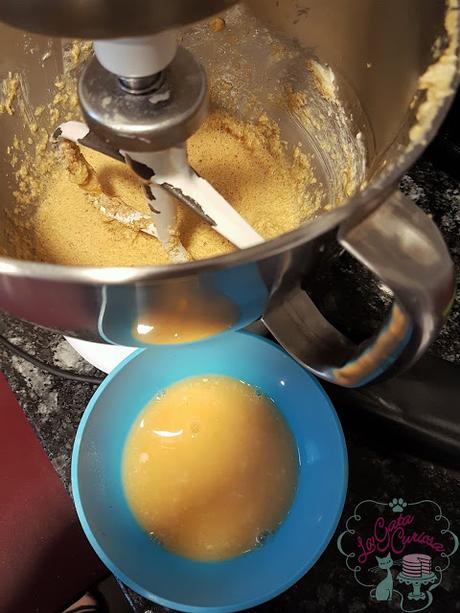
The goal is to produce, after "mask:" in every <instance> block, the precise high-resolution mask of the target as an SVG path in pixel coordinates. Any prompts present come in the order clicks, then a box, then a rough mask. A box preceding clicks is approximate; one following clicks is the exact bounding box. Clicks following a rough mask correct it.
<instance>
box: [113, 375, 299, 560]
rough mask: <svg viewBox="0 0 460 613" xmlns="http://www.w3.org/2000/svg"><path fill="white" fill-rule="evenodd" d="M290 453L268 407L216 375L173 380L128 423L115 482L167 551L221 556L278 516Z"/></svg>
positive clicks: (287, 495) (288, 495) (290, 442)
mask: <svg viewBox="0 0 460 613" xmlns="http://www.w3.org/2000/svg"><path fill="white" fill-rule="evenodd" d="M297 471H298V457H297V449H296V445H295V442H294V439H293V436H292V434H291V432H290V429H289V427H288V425H287V423H286V422H285V420H284V418H283V417H282V415H281V414H280V413H279V411H278V410H277V409H276V407H275V405H274V404H273V403H272V402H271V401H270V400H269V399H268V398H266V397H264V396H262V395H260V394H259V393H258V392H257V390H256V389H255V388H253V387H251V386H249V385H247V384H245V383H242V382H241V381H237V380H236V379H232V378H229V377H222V376H207V377H193V378H190V379H185V380H183V381H180V382H178V383H176V384H174V385H172V386H171V387H169V388H167V389H166V391H165V392H164V393H163V394H161V395H159V396H158V397H156V398H154V399H153V400H152V401H151V402H150V403H149V404H148V405H147V407H146V408H145V409H144V410H143V411H142V413H141V414H140V415H139V416H138V418H137V420H136V421H135V423H134V425H133V427H132V429H131V431H130V434H129V437H128V439H127V442H126V446H125V450H124V456H123V466H122V472H123V483H124V488H125V493H126V497H127V500H128V503H129V505H130V507H131V509H132V511H133V514H134V516H135V517H136V518H137V520H138V522H139V523H140V525H141V526H142V527H143V528H144V529H145V530H146V531H147V532H149V533H150V534H151V535H152V537H154V538H156V539H158V541H159V542H160V543H161V544H162V545H163V546H164V547H165V548H167V549H169V550H171V551H173V552H175V553H177V554H179V555H182V556H185V557H188V558H193V559H197V560H223V559H227V558H231V557H234V556H237V555H239V554H241V553H243V552H245V551H248V550H250V549H252V548H254V547H255V546H256V545H257V544H258V543H259V542H260V541H261V539H262V537H263V536H264V535H265V534H267V533H270V532H272V531H274V530H275V529H276V528H277V527H278V526H279V524H280V523H281V522H282V521H283V519H284V517H285V516H286V514H287V512H288V510H289V508H290V506H291V504H292V501H293V498H294V494H295V489H296V484H297Z"/></svg>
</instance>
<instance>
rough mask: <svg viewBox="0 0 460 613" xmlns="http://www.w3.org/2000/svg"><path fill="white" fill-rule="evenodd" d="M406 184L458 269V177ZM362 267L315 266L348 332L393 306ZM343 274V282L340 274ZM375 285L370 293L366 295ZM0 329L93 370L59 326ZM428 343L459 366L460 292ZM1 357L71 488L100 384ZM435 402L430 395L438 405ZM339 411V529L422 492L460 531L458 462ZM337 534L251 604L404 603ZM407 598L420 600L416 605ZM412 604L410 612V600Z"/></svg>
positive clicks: (447, 587)
mask: <svg viewBox="0 0 460 613" xmlns="http://www.w3.org/2000/svg"><path fill="white" fill-rule="evenodd" d="M402 187H403V190H404V191H405V192H406V193H407V194H408V195H409V196H410V197H411V198H412V199H413V200H415V201H416V202H417V203H418V204H419V205H420V206H421V207H422V208H424V209H425V210H426V211H427V212H429V213H430V214H432V215H433V217H434V219H435V221H436V222H437V223H438V224H439V226H440V228H441V230H442V232H443V234H444V236H445V238H446V240H447V242H448V244H449V247H450V250H451V253H452V255H453V257H454V259H455V260H456V264H457V270H460V190H459V184H458V182H457V181H456V180H455V179H453V178H451V177H450V176H449V175H447V174H446V173H444V172H443V171H442V170H440V169H439V168H438V167H437V166H434V165H433V163H432V161H431V160H430V155H429V154H428V155H426V156H425V157H424V158H423V159H422V160H421V161H420V162H419V163H418V164H417V165H416V166H415V167H414V168H413V169H412V171H411V172H410V173H409V174H408V175H407V176H406V177H404V179H403V182H402ZM357 268H359V267H356V265H355V264H353V263H352V262H351V261H350V260H349V259H348V256H347V255H346V254H343V253H336V254H335V255H334V257H333V258H332V260H331V264H330V267H329V269H328V271H326V270H322V271H319V273H318V284H317V287H318V294H319V293H321V294H322V300H323V304H322V308H323V310H324V311H326V312H328V314H329V315H330V316H331V318H332V319H334V318H335V323H336V325H338V326H339V327H341V328H342V329H343V330H344V331H347V332H348V333H349V334H350V335H351V336H355V337H356V338H360V337H363V336H365V335H366V334H368V332H369V330H370V329H372V328H373V327H375V325H377V322H378V321H380V320H381V316H382V310H384V308H385V306H387V305H388V302H389V299H388V296H386V295H385V293H382V292H380V291H375V290H378V287H377V284H376V283H375V281H374V280H373V279H372V278H370V276H369V275H367V276H365V277H364V280H365V282H360V283H359V284H357V283H356V277H355V276H354V275H356V274H361V275H362V274H363V273H362V271H359V270H357ZM337 273H340V274H339V275H338V274H337ZM330 275H332V276H333V278H334V287H335V288H336V289H337V288H340V286H341V285H343V287H344V288H346V287H350V280H351V279H352V278H353V279H354V282H353V283H352V287H353V290H354V292H353V294H354V304H353V307H354V308H353V309H352V312H353V313H354V315H355V317H354V318H350V317H349V313H350V311H348V312H347V315H345V314H344V313H345V311H344V309H342V308H341V305H342V301H343V300H344V298H343V297H342V298H340V291H339V292H338V294H339V296H337V291H336V292H335V293H334V294H333V293H332V292H331V291H330V288H331V284H330V283H329V282H328V279H329V278H330ZM338 279H340V283H337V282H336V281H337V280H338ZM322 281H323V283H322ZM371 289H372V299H369V291H370V290H371ZM344 291H345V289H344ZM347 300H348V298H347ZM348 307H349V305H348ZM382 307H383V308H382ZM364 311H365V312H364ZM334 313H335V315H334ZM350 322H351V323H350ZM363 322H366V323H365V324H363ZM0 333H2V334H4V335H5V336H6V337H7V338H8V339H9V340H10V341H11V342H13V343H16V344H17V345H19V346H21V347H22V348H23V349H25V350H26V351H28V352H30V353H33V354H34V355H36V356H37V357H39V358H40V359H41V360H42V361H44V362H47V363H49V364H55V365H57V366H60V367H62V368H65V369H69V370H76V371H78V372H82V373H87V374H97V372H96V371H95V370H94V369H92V368H91V367H90V366H89V365H87V364H86V363H85V362H84V361H83V360H82V359H81V358H79V356H78V355H77V354H76V353H75V352H74V351H73V349H72V348H71V347H70V346H69V345H68V344H67V343H66V342H65V341H64V340H63V339H62V337H60V336H59V335H56V334H52V333H50V332H47V331H44V330H41V329H38V328H36V327H33V326H31V325H29V324H25V323H22V322H19V321H17V320H14V319H12V318H10V317H8V316H6V315H2V316H1V319H0ZM431 352H432V353H433V354H434V355H437V356H439V357H442V358H444V359H445V360H449V361H450V362H453V363H455V364H459V365H460V304H459V300H457V302H456V304H455V305H454V308H453V311H452V313H451V315H450V317H449V321H448V323H447V325H446V326H445V328H444V329H443V331H442V333H441V335H440V337H439V339H438V340H437V341H436V342H435V344H434V345H433V347H432V349H431ZM0 363H1V368H2V370H3V371H4V373H5V374H6V376H7V379H8V381H9V383H10V386H11V387H12V389H13V391H14V392H15V394H16V396H17V398H18V400H19V402H20V404H21V406H22V408H23V410H24V412H25V413H26V415H27V417H28V418H29V420H30V422H31V423H32V425H33V427H34V429H35V431H36V433H37V434H38V436H39V438H40V440H41V441H42V444H43V446H44V448H45V450H46V451H47V453H48V455H49V457H50V458H51V460H52V462H53V465H54V467H55V469H56V470H57V472H58V473H59V475H60V476H61V478H62V480H63V482H64V483H65V484H66V486H67V487H68V488H69V479H70V454H71V449H72V444H73V439H74V435H75V432H76V428H77V425H78V422H79V419H80V417H81V414H82V413H83V411H84V408H85V406H86V404H87V402H88V400H89V399H90V397H91V395H92V394H93V392H94V391H95V389H96V388H95V386H94V385H91V384H86V383H78V382H74V381H67V380H64V379H62V378H58V377H56V376H53V375H51V374H48V373H46V372H44V371H41V370H39V369H37V368H36V367H35V366H32V365H31V364H29V363H28V362H25V361H24V360H23V359H21V358H19V357H17V356H15V355H12V354H10V353H9V352H8V351H6V350H4V349H3V348H2V347H0ZM459 385H460V384H459ZM459 391H460V387H459ZM458 397H460V394H459V396H458ZM458 397H457V398H458ZM435 409H436V397H435V395H434V397H433V410H435ZM337 410H338V413H339V416H340V418H341V420H342V424H343V428H344V432H345V437H346V441H347V446H348V454H349V489H348V494H347V499H346V504H345V510H344V514H343V516H342V519H341V521H340V524H339V528H338V532H340V531H342V530H344V524H345V521H346V518H347V517H348V516H349V515H351V514H352V512H353V508H354V506H355V505H356V504H357V503H358V502H360V501H362V500H365V499H369V498H370V499H374V500H377V501H388V500H391V499H392V498H393V497H395V496H396V497H398V498H399V497H402V498H404V499H405V500H407V501H408V502H413V501H417V500H421V499H426V498H429V499H432V500H434V501H436V502H437V503H438V504H439V505H440V506H441V507H442V511H443V513H444V515H445V516H447V517H448V518H449V519H450V520H451V522H452V525H453V530H454V531H455V529H457V531H458V532H459V533H460V508H459V507H460V505H459V503H460V472H459V470H458V469H457V468H455V467H454V466H453V465H452V464H451V465H450V466H448V465H446V462H444V461H439V460H438V461H434V460H433V458H432V457H430V453H429V450H427V449H424V448H423V447H417V445H411V444H410V443H409V442H408V441H406V440H405V439H404V438H401V439H399V438H398V437H397V436H393V435H392V434H391V435H390V433H389V431H387V430H386V429H385V428H384V427H381V425H378V426H377V425H376V424H375V423H374V422H373V421H372V419H368V420H367V419H356V415H354V414H353V411H350V410H349V409H343V408H341V407H340V406H338V407H337ZM457 466H458V464H457ZM425 515H426V517H425ZM422 520H423V521H425V520H426V526H427V531H429V530H428V528H433V526H432V525H430V522H431V524H432V521H433V520H432V518H431V516H430V514H429V512H428V511H426V513H425V511H424V512H423V513H422ZM336 539H337V535H335V536H334V538H333V540H332V541H331V543H330V545H329V547H328V548H327V550H326V551H325V553H324V554H323V555H322V557H321V558H320V560H319V562H318V563H317V564H316V565H315V567H314V568H313V569H312V570H311V571H310V572H309V573H308V574H307V575H306V576H305V577H304V578H303V579H302V580H301V581H299V582H298V583H297V584H296V585H295V586H294V587H293V588H291V589H290V590H288V591H287V592H286V593H285V594H283V595H281V596H279V597H278V598H276V599H275V600H273V601H271V602H270V603H267V604H266V605H263V606H261V607H258V608H257V609H254V610H257V612H258V613H275V612H277V613H278V612H282V611H291V610H292V611H302V612H305V613H307V612H308V613H310V612H312V613H322V612H323V611H324V612H326V611H327V612H328V613H342V612H343V613H364V612H367V611H369V612H371V613H372V612H373V611H379V612H384V611H387V610H390V611H399V610H401V609H400V607H399V603H398V601H397V600H393V601H392V603H380V602H379V603H373V602H371V601H370V600H369V595H368V588H363V587H361V586H360V585H358V584H357V583H356V581H355V580H354V578H353V576H352V573H351V572H350V571H349V570H347V569H346V567H345V560H344V558H343V556H342V555H341V554H340V553H339V551H338V549H337V545H336ZM458 567H459V564H458V562H457V563H456V562H455V558H454V562H453V564H452V567H451V569H450V570H449V571H448V572H446V574H445V576H444V578H443V581H442V584H441V585H440V586H439V587H437V588H436V590H435V591H434V592H433V594H434V602H433V604H432V605H431V606H430V607H429V609H428V610H429V611H430V612H433V613H448V612H453V611H460V572H458ZM382 572H383V571H380V573H382ZM376 577H377V578H378V579H380V578H382V577H383V575H382V574H377V575H376ZM376 582H377V580H376ZM134 600H135V602H136V603H137V604H135V605H133V606H135V607H136V608H135V610H136V611H137V612H144V611H145V612H147V611H151V612H155V613H160V612H162V611H165V609H164V608H162V607H159V606H156V605H154V604H148V603H146V602H143V601H142V600H141V599H138V598H136V597H134ZM410 606H412V607H414V604H413V603H412V604H411V605H410ZM408 610H412V611H413V610H414V608H411V609H408ZM24 613H25V612H24Z"/></svg>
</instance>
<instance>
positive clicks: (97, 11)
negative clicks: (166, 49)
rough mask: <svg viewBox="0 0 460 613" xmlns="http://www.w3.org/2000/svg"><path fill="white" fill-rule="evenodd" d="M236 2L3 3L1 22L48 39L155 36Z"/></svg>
mask: <svg viewBox="0 0 460 613" xmlns="http://www.w3.org/2000/svg"><path fill="white" fill-rule="evenodd" d="M234 1H235V0H168V2H161V3H158V2H156V1H155V0H130V1H129V3H127V2H126V1H125V0H110V2H107V0H84V1H83V2H82V0H64V1H63V0H21V1H20V2H18V0H2V2H1V3H0V21H4V22H5V23H8V24H9V25H11V26H14V27H16V28H21V29H22V30H27V31H28V32H34V33H36V34H45V35H47V36H65V37H68V38H86V39H90V40H96V39H104V38H122V37H126V36H142V35H144V34H154V33H155V32H161V31H162V30H168V29H170V28H173V27H178V26H183V25H186V24H188V23H192V22H194V21H198V20H199V19H203V18H205V17H208V16H209V15H214V14H215V13H218V12H219V11H222V10H223V9H225V8H227V7H229V6H231V5H232V4H234Z"/></svg>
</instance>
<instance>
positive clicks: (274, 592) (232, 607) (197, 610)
mask: <svg viewBox="0 0 460 613" xmlns="http://www.w3.org/2000/svg"><path fill="white" fill-rule="evenodd" d="M233 334H244V335H246V336H251V337H254V338H255V339H257V340H258V341H261V342H264V343H266V344H267V345H270V346H271V347H273V348H275V349H277V350H278V351H280V352H282V353H286V352H285V351H284V350H283V349H282V348H281V347H280V346H279V345H278V344H277V343H275V342H273V341H271V340H269V339H267V338H264V337H263V336H259V335H257V334H253V333H251V332H247V331H243V330H240V331H236V332H234V333H233ZM204 342H206V341H204ZM155 349H157V348H155ZM144 351H149V348H146V347H143V348H141V349H139V350H138V351H135V352H133V353H131V354H130V355H129V356H127V357H126V358H125V359H124V360H123V361H122V362H120V364H118V366H116V367H115V368H114V369H113V370H112V371H111V372H110V373H109V374H108V375H107V377H106V378H105V379H104V380H103V381H102V383H101V384H100V385H99V387H98V388H97V390H96V391H95V393H94V395H93V396H92V397H91V399H90V401H89V403H88V405H87V406H86V409H85V411H84V413H83V415H82V417H81V420H80V424H79V426H78V429H77V433H76V435H75V442H74V446H73V450H72V460H71V488H72V495H73V499H74V504H75V508H76V511H77V515H78V518H79V520H80V523H81V525H82V528H83V531H84V533H85V535H86V538H87V539H88V541H89V543H90V544H91V546H92V547H93V549H94V550H95V552H96V553H97V555H98V556H99V558H100V559H101V560H102V562H103V563H104V565H105V566H106V567H107V568H108V569H109V570H110V572H111V573H112V574H113V575H115V577H117V578H118V579H119V580H120V581H121V582H122V583H124V584H125V585H127V586H128V587H129V588H131V589H132V590H134V591H135V592H136V593H137V594H139V595H140V596H142V597H143V598H146V599H147V600H149V601H151V602H154V603H156V604H159V605H161V606H163V607H166V608H168V609H173V610H176V611H182V612H184V613H204V612H205V613H234V612H236V611H244V610H245V609H249V608H251V607H255V606H258V605H260V604H262V603H264V602H268V601H270V600H272V599H273V598H275V597H276V596H279V595H280V594H282V593H283V592H285V591H286V590H288V589H289V588H290V587H292V586H293V585H294V584H295V583H297V581H299V580H300V579H301V578H302V577H303V576H304V575H305V574H306V573H307V572H308V571H309V570H310V569H311V568H312V567H313V566H314V565H315V564H316V562H317V561H318V559H319V558H320V557H321V555H322V554H323V552H324V550H325V549H326V547H327V546H328V545H329V543H330V541H331V539H332V537H333V535H334V532H335V531H336V529H337V525H338V523H339V521H340V517H341V516H342V511H343V507H344V504H345V498H346V493H347V488H348V454H347V445H346V441H345V437H344V434H343V430H342V426H341V423H340V420H339V418H338V416H337V413H336V411H335V408H334V405H333V404H332V402H331V400H330V399H329V396H328V395H327V394H326V392H325V391H324V389H323V388H322V387H321V385H320V383H319V382H318V380H317V379H316V377H314V376H313V375H312V374H311V373H309V372H308V371H307V370H305V376H307V377H310V379H311V380H312V382H313V383H314V385H316V386H317V387H318V389H319V390H320V392H321V393H322V396H323V397H324V399H325V401H326V404H327V405H328V407H329V409H330V411H331V414H332V417H333V419H334V424H335V427H336V431H337V434H338V437H339V439H340V442H341V451H342V454H341V456H342V469H343V472H342V480H341V481H342V489H341V492H340V504H339V505H338V507H337V512H336V514H335V517H334V521H333V522H332V525H331V527H330V529H329V530H328V532H327V533H326V534H325V536H324V539H323V544H322V546H321V547H320V548H318V550H317V552H316V553H315V555H314V556H313V557H312V558H310V559H309V560H308V562H306V563H305V564H304V565H303V566H302V567H301V568H299V570H298V571H297V573H294V574H293V575H292V576H291V577H290V578H289V579H288V580H286V581H284V582H283V583H282V584H281V585H278V586H277V587H276V588H274V589H269V590H267V591H266V592H264V593H263V594H260V595H259V596H257V597H256V598H253V599H252V600H245V601H244V602H240V603H235V604H229V605H226V606H194V605H187V604H184V603H181V602H176V601H173V600H168V599H166V598H161V597H160V596H157V595H155V594H152V593H151V592H150V591H148V590H146V589H145V588H143V587H142V586H141V585H139V584H138V583H136V581H134V580H133V579H131V578H130V577H128V576H127V575H125V573H124V572H123V571H122V570H121V569H120V568H118V566H117V565H116V564H114V563H113V562H112V561H111V560H110V558H109V557H108V556H107V555H106V554H105V552H104V550H103V549H102V548H101V547H100V545H99V543H98V541H97V539H96V537H95V536H94V534H93V531H92V530H91V527H90V525H89V523H88V521H87V519H86V515H85V512H84V510H83V505H82V503H81V498H80V490H79V487H78V477H77V472H78V455H79V450H80V443H81V440H82V437H83V433H84V430H85V427H86V422H87V421H88V419H89V416H90V415H91V413H92V411H93V409H94V407H95V405H96V403H97V401H98V400H99V397H100V396H101V395H102V394H103V392H104V390H105V388H106V387H107V386H108V385H109V383H110V382H111V380H112V379H113V378H114V377H116V376H117V375H118V373H119V372H120V371H121V370H122V369H123V368H124V366H125V365H126V364H127V363H129V362H130V361H131V360H134V359H136V358H137V357H138V356H139V355H140V354H141V353H143V352H144ZM294 361H295V360H294Z"/></svg>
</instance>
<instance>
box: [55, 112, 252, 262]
mask: <svg viewBox="0 0 460 613" xmlns="http://www.w3.org/2000/svg"><path fill="white" fill-rule="evenodd" d="M61 139H64V140H68V141H71V142H73V143H76V144H79V145H83V146H85V147H89V148H91V149H94V150H96V151H99V152H100V153H104V154H105V155H109V156H110V157H112V158H114V159H116V160H118V161H123V162H125V163H126V164H127V165H128V166H129V167H130V168H131V169H132V170H133V172H135V174H136V175H137V176H138V177H139V178H140V180H141V181H142V183H143V186H144V194H145V197H146V200H147V203H148V205H149V209H150V211H151V214H152V219H153V222H154V224H155V228H156V235H157V237H158V239H159V240H160V241H161V243H162V244H163V246H164V247H165V249H166V251H167V253H168V255H169V257H170V258H171V260H172V261H173V262H176V263H180V262H185V261H188V260H190V256H189V254H188V253H187V251H186V249H185V248H184V246H183V245H182V243H181V241H180V237H179V235H178V230H177V223H176V218H177V204H178V202H180V203H182V204H184V205H185V206H187V207H188V208H189V209H191V210H192V211H193V212H194V213H195V214H197V215H198V216H199V217H200V218H201V219H202V220H203V221H204V222H205V223H207V224H209V225H210V226H211V227H212V228H213V229H214V230H215V231H216V232H218V233H219V234H220V235H221V236H223V237H224V238H226V239H227V240H228V241H229V242H231V243H232V244H233V245H234V246H235V247H237V248H239V249H244V248H247V247H252V246H254V245H258V244H260V243H262V242H263V238H262V237H261V236H260V235H259V234H258V233H257V232H256V231H255V230H254V229H253V228H252V227H251V226H250V225H249V224H248V223H247V222H246V221H245V220H244V219H243V217H241V215H239V213H238V212H237V211H235V209H234V208H233V207H232V206H231V205H230V204H229V203H228V202H227V201H226V200H225V198H224V197H223V196H222V195H221V194H219V192H218V191H217V190H216V189H214V188H213V187H212V185H211V184H210V183H208V182H207V181H206V180H205V179H203V178H202V177H200V176H199V175H198V174H197V173H196V172H195V171H194V170H193V168H192V167H191V166H190V165H189V163H188V159H187V151H186V147H185V144H182V145H179V146H175V147H170V148H168V149H165V150H163V151H154V152H139V151H135V152H133V151H124V150H118V151H117V150H115V149H112V148H110V147H109V146H108V145H107V144H106V143H105V142H103V141H101V140H100V139H99V138H98V137H97V136H96V135H95V134H94V133H92V132H91V131H90V129H89V128H88V126H87V125H86V124H84V123H81V122H78V121H68V122H65V123H62V124H61V125H60V126H59V127H58V128H57V129H56V130H55V132H54V134H53V140H54V141H55V142H57V141H59V140H61Z"/></svg>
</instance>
